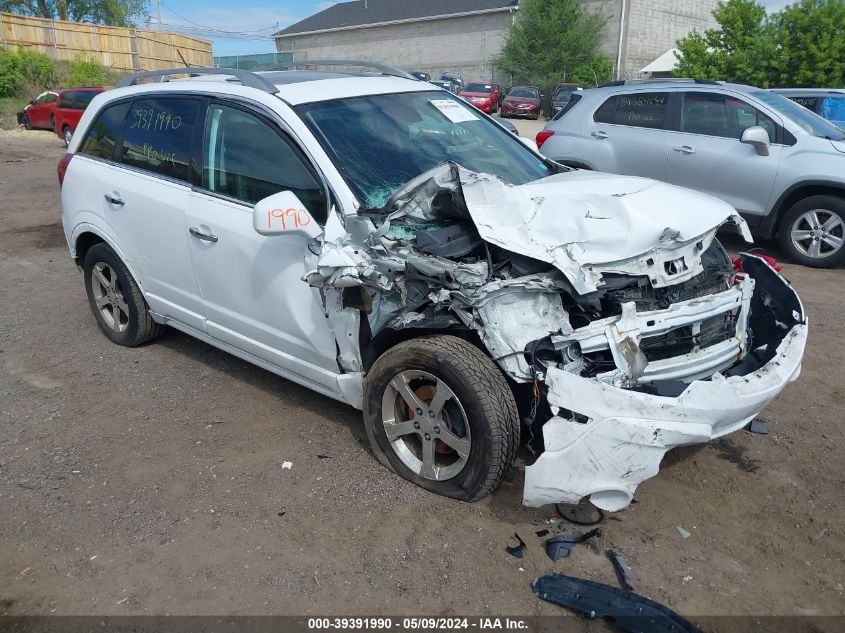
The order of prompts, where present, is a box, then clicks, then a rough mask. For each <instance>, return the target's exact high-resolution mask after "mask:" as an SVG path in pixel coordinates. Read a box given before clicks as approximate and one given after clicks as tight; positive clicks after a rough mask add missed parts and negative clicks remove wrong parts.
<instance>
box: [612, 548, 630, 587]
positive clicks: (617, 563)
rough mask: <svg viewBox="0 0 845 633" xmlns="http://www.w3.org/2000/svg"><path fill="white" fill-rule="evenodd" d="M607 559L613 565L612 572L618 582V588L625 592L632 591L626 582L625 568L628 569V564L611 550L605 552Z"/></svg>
mask: <svg viewBox="0 0 845 633" xmlns="http://www.w3.org/2000/svg"><path fill="white" fill-rule="evenodd" d="M606 554H607V557H608V558H609V559H610V563H611V564H612V565H613V571H614V572H615V573H616V580H618V581H619V586H620V587H622V588H623V589H624V590H625V591H633V590H634V588H633V587H632V586H631V583H629V582H628V574H627V572H626V571H625V568H626V567H628V562H627V561H626V560H625V559H624V558H622V557H621V556H620V555H619V554H617V553H616V552H614V551H613V550H612V549H609V550H607V552H606Z"/></svg>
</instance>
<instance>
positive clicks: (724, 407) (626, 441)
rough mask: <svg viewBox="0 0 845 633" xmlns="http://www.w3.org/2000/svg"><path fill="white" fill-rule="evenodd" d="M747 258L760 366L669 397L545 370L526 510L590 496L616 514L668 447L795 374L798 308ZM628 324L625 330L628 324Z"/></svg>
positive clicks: (730, 416)
mask: <svg viewBox="0 0 845 633" xmlns="http://www.w3.org/2000/svg"><path fill="white" fill-rule="evenodd" d="M749 259H750V257H749V256H745V260H744V261H745V262H746V265H747V266H748V267H750V268H753V269H754V270H755V273H756V274H755V277H756V279H755V281H756V289H755V291H754V298H753V300H750V301H749V302H748V304H747V305H749V306H750V312H751V315H750V316H751V318H750V323H751V327H752V328H753V326H754V324H755V322H758V323H760V325H759V327H758V329H759V331H760V332H761V334H760V339H762V340H758V342H757V343H755V344H753V345H754V346H755V350H756V351H757V352H759V353H762V354H763V355H764V357H765V363H763V364H761V365H759V366H757V367H754V366H753V365H749V364H748V363H741V362H740V363H739V364H738V365H737V364H736V363H734V365H735V367H734V368H733V369H732V370H731V371H723V372H720V371H716V373H713V374H712V375H710V376H709V377H708V378H707V379H699V380H695V381H693V382H690V384H689V385H688V386H686V387H685V388H684V389H683V390H682V392H681V393H680V394H679V395H677V396H674V397H667V396H666V395H655V392H654V390H652V392H651V393H649V392H644V391H641V390H636V389H631V388H622V387H620V386H617V385H615V384H613V383H610V382H606V381H603V380H600V379H598V378H584V377H582V376H580V375H578V374H577V373H572V372H568V371H565V370H563V369H560V368H557V367H549V369H548V371H547V373H546V381H545V382H546V386H547V388H548V402H549V405H550V406H551V408H552V413H553V417H552V418H551V419H550V420H549V421H547V422H546V423H545V424H544V426H543V439H544V444H545V450H544V452H543V453H542V455H540V457H539V458H538V459H537V461H536V462H535V463H534V464H532V465H531V466H528V467H527V468H526V471H525V489H524V493H523V503H524V504H525V505H527V506H531V507H538V506H541V505H544V504H547V503H557V502H568V503H574V502H577V501H578V500H580V499H581V498H583V497H589V498H590V500H591V502H592V503H593V504H594V505H596V506H597V507H599V508H601V509H603V510H608V511H616V510H621V509H623V508H625V507H626V506H627V505H628V504H629V503H630V502H631V499H632V498H633V495H634V491H635V490H636V488H637V486H638V485H639V484H640V483H642V482H643V481H645V480H646V479H648V478H649V477H653V476H654V475H656V474H657V473H658V470H659V467H660V462H661V460H662V459H663V456H664V455H665V454H666V452H667V451H668V450H669V449H671V448H674V447H676V446H683V445H687V444H698V443H703V442H707V441H709V440H711V439H713V438H716V437H719V436H722V435H725V434H727V433H730V432H732V431H736V430H738V429H741V428H742V427H743V426H745V425H746V424H747V423H748V422H749V421H750V420H751V419H753V418H754V417H755V416H756V415H757V414H759V413H760V411H762V410H763V409H764V408H765V407H766V406H767V405H768V404H769V403H770V402H771V401H772V400H773V399H774V398H775V397H776V396H777V395H778V394H779V393H780V392H781V391H782V390H783V389H784V387H785V386H786V385H787V384H788V383H790V382H791V381H793V380H795V379H796V378H797V377H798V374H799V373H800V370H801V361H802V358H803V355H804V346H805V344H806V340H807V323H806V319H805V317H804V314H803V308H802V307H801V304H800V301H799V300H798V297H797V295H795V293H794V291H793V290H792V288H791V287H790V286H789V285H788V283H787V282H786V281H785V280H784V279H783V278H782V277H780V275H778V274H777V273H776V272H775V271H774V270H772V269H771V268H770V267H769V266H768V265H766V264H764V263H762V260H759V259H758V258H753V260H751V261H749ZM744 303H745V302H744ZM773 305H779V306H780V309H781V311H782V312H783V311H784V310H785V311H787V313H788V314H789V315H790V316H789V318H786V317H784V316H783V314H778V313H777V310H773V309H772V306H773ZM769 312H771V316H769V314H768V313H769ZM761 314H762V316H761ZM622 321H623V322H624V321H625V319H624V318H623V319H622ZM647 321H648V322H650V321H652V320H651V319H648V320H647ZM628 322H629V326H628V327H629V329H633V327H634V326H635V325H636V323H637V320H636V318H635V317H630V318H629V319H628ZM608 338H610V337H608ZM767 348H768V350H767ZM706 351H707V350H702V351H701V353H706ZM752 351H754V350H752ZM623 360H624V359H623ZM743 365H745V367H746V369H747V371H744V370H743V369H742V368H743ZM647 377H648V366H646V370H645V371H644V372H643V378H647ZM658 393H659V391H658Z"/></svg>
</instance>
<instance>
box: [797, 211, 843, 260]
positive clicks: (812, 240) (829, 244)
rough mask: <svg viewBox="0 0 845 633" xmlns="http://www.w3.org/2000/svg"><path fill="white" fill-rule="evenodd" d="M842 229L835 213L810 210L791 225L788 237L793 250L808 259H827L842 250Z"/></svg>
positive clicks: (840, 219)
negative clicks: (790, 239) (793, 247)
mask: <svg viewBox="0 0 845 633" xmlns="http://www.w3.org/2000/svg"><path fill="white" fill-rule="evenodd" d="M843 227H845V225H843V223H842V218H840V217H839V216H838V215H837V214H836V213H833V212H832V211H827V210H825V209H812V210H810V211H806V212H804V213H802V214H801V215H800V216H798V218H797V219H796V220H795V222H793V223H792V228H791V230H790V237H791V238H792V243H793V245H794V246H795V248H796V249H797V250H799V251H800V252H802V253H804V254H805V255H807V256H808V257H815V258H823V257H829V256H830V255H833V254H835V253H836V252H837V251H838V250H839V249H840V248H842V241H843V233H842V230H843Z"/></svg>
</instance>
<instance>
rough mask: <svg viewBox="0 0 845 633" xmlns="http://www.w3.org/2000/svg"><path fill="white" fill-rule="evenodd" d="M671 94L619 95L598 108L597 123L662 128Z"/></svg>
mask: <svg viewBox="0 0 845 633" xmlns="http://www.w3.org/2000/svg"><path fill="white" fill-rule="evenodd" d="M668 104H669V94H668V93H665V92H639V93H634V94H626V95H617V96H615V97H611V98H610V99H608V100H607V101H605V102H604V103H603V104H602V106H601V107H600V108H599V109H598V110H596V113H595V115H594V116H593V120H595V121H596V123H612V124H615V125H628V126H631V127H646V128H653V129H658V130H662V129H663V126H664V123H665V122H666V110H667V108H668Z"/></svg>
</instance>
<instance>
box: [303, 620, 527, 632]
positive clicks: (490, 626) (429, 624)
mask: <svg viewBox="0 0 845 633" xmlns="http://www.w3.org/2000/svg"><path fill="white" fill-rule="evenodd" d="M307 626H308V629H309V630H313V631H319V630H349V631H367V630H369V631H388V630H397V631H445V630H473V629H475V630H479V631H495V630H501V631H505V630H510V631H521V630H526V629H528V623H527V621H526V620H524V619H521V618H501V617H490V618H488V617H472V618H465V617H403V618H401V619H400V618H389V617H327V618H308V623H307Z"/></svg>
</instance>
